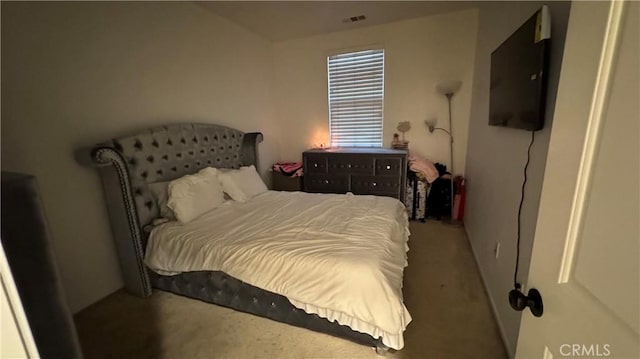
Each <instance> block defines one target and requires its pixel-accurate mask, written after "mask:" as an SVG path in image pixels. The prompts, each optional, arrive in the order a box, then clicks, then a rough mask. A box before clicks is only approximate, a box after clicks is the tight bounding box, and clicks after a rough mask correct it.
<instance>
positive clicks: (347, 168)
mask: <svg viewBox="0 0 640 359" xmlns="http://www.w3.org/2000/svg"><path fill="white" fill-rule="evenodd" d="M328 162H329V172H330V173H362V174H373V163H374V160H373V158H372V157H365V156H340V155H337V156H335V155H334V156H329V158H328Z"/></svg>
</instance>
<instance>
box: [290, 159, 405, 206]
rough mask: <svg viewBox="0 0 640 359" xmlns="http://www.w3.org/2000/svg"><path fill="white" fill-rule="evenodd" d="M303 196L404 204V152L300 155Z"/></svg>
mask: <svg viewBox="0 0 640 359" xmlns="http://www.w3.org/2000/svg"><path fill="white" fill-rule="evenodd" d="M302 160H303V162H304V177H303V178H304V180H303V189H304V191H305V192H317V193H347V192H352V193H353V194H370V195H376V196H389V197H394V198H397V199H399V200H400V201H404V195H405V192H406V191H405V183H406V176H407V151H405V150H392V149H386V148H345V147H342V148H336V149H313V150H308V151H305V152H303V154H302Z"/></svg>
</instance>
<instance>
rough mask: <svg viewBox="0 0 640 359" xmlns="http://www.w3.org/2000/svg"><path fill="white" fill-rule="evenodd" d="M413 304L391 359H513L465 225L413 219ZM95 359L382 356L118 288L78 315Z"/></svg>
mask: <svg viewBox="0 0 640 359" xmlns="http://www.w3.org/2000/svg"><path fill="white" fill-rule="evenodd" d="M411 233H412V235H411V238H410V241H409V247H410V251H409V267H408V268H407V269H406V270H405V284H404V299H405V304H406V306H407V308H408V309H409V312H410V313H411V315H412V316H413V322H411V323H410V324H409V326H408V327H407V330H406V332H405V348H404V349H403V350H400V351H397V352H390V353H388V354H387V358H438V359H440V358H442V359H446V358H491V359H499V358H506V354H505V352H504V348H503V345H502V342H501V339H500V334H499V332H498V327H497V325H496V323H495V320H494V318H493V315H492V313H491V308H490V304H489V301H488V299H487V297H486V294H485V292H484V289H483V287H482V282H481V279H480V275H479V273H478V270H477V268H476V265H475V262H474V259H473V255H472V253H471V248H470V246H469V243H468V241H467V239H466V236H465V234H464V230H463V229H462V228H454V227H448V226H446V225H443V224H441V223H440V222H435V221H428V222H427V223H419V222H412V223H411ZM76 324H77V328H78V333H79V336H80V341H81V343H82V346H83V350H84V353H85V357H86V358H381V357H379V356H377V355H376V354H375V351H374V350H373V349H372V348H369V347H366V346H362V345H359V344H355V343H352V342H350V341H347V340H343V339H339V338H334V337H332V336H329V335H325V334H319V333H315V332H312V331H310V330H307V329H301V328H297V327H293V326H290V325H287V324H282V323H278V322H275V321H271V320H269V319H263V318H259V317H256V316H253V315H250V314H245V313H240V312H236V311H233V310H231V309H227V308H222V307H218V306H215V305H211V304H207V303H204V302H200V301H197V300H192V299H188V298H183V297H180V296H176V295H173V294H169V293H164V292H160V291H155V292H154V294H153V295H152V296H151V297H150V298H146V299H141V298H137V297H134V296H131V295H129V294H126V293H125V292H123V291H118V292H116V293H114V294H112V295H111V296H109V297H107V298H105V299H104V300H102V301H100V302H98V303H96V304H94V305H92V306H91V307H89V308H87V309H85V310H84V311H82V312H81V313H79V314H78V315H77V316H76Z"/></svg>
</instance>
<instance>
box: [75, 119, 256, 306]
mask: <svg viewBox="0 0 640 359" xmlns="http://www.w3.org/2000/svg"><path fill="white" fill-rule="evenodd" d="M260 142H262V134H261V133H259V132H252V133H243V132H241V131H238V130H235V129H233V128H229V127H225V126H219V125H212V124H199V123H193V124H180V125H169V126H162V127H156V128H151V129H148V130H145V131H141V132H139V133H137V134H134V135H129V136H123V137H118V138H115V139H113V140H110V141H107V142H104V143H100V144H97V145H95V146H91V147H86V148H82V149H79V150H78V151H76V154H75V156H76V159H77V160H78V162H80V163H81V164H84V165H91V166H95V167H97V169H98V172H99V173H100V177H101V180H102V185H103V189H104V195H105V201H106V204H107V209H108V212H109V221H110V223H111V230H112V235H113V238H114V241H115V244H116V250H117V252H118V257H119V260H120V267H121V269H122V274H123V280H124V282H125V288H126V289H127V290H128V291H129V292H131V293H133V294H136V295H139V296H148V295H150V294H151V286H150V284H149V277H148V274H147V269H146V267H145V265H144V262H143V260H144V247H145V245H146V239H147V235H148V234H147V233H146V231H145V227H146V226H147V225H149V224H151V222H152V221H153V220H154V219H155V218H157V217H158V216H159V208H158V205H157V203H156V201H155V198H154V197H153V196H152V195H151V193H150V191H149V189H148V186H147V185H148V184H149V183H154V182H161V181H170V180H173V179H176V178H179V177H182V176H184V175H186V174H191V173H195V172H197V171H199V170H200V169H202V168H205V167H217V168H239V167H240V166H249V165H254V166H256V168H258V153H257V148H258V143H260Z"/></svg>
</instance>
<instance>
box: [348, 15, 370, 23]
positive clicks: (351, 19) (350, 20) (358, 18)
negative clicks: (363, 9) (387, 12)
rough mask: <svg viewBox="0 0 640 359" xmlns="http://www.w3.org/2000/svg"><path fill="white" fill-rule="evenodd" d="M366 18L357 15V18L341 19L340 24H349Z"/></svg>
mask: <svg viewBox="0 0 640 359" xmlns="http://www.w3.org/2000/svg"><path fill="white" fill-rule="evenodd" d="M366 19H367V17H366V16H364V15H358V16H352V17H348V18H346V19H342V23H344V24H347V23H350V22H356V21H362V20H366Z"/></svg>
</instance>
